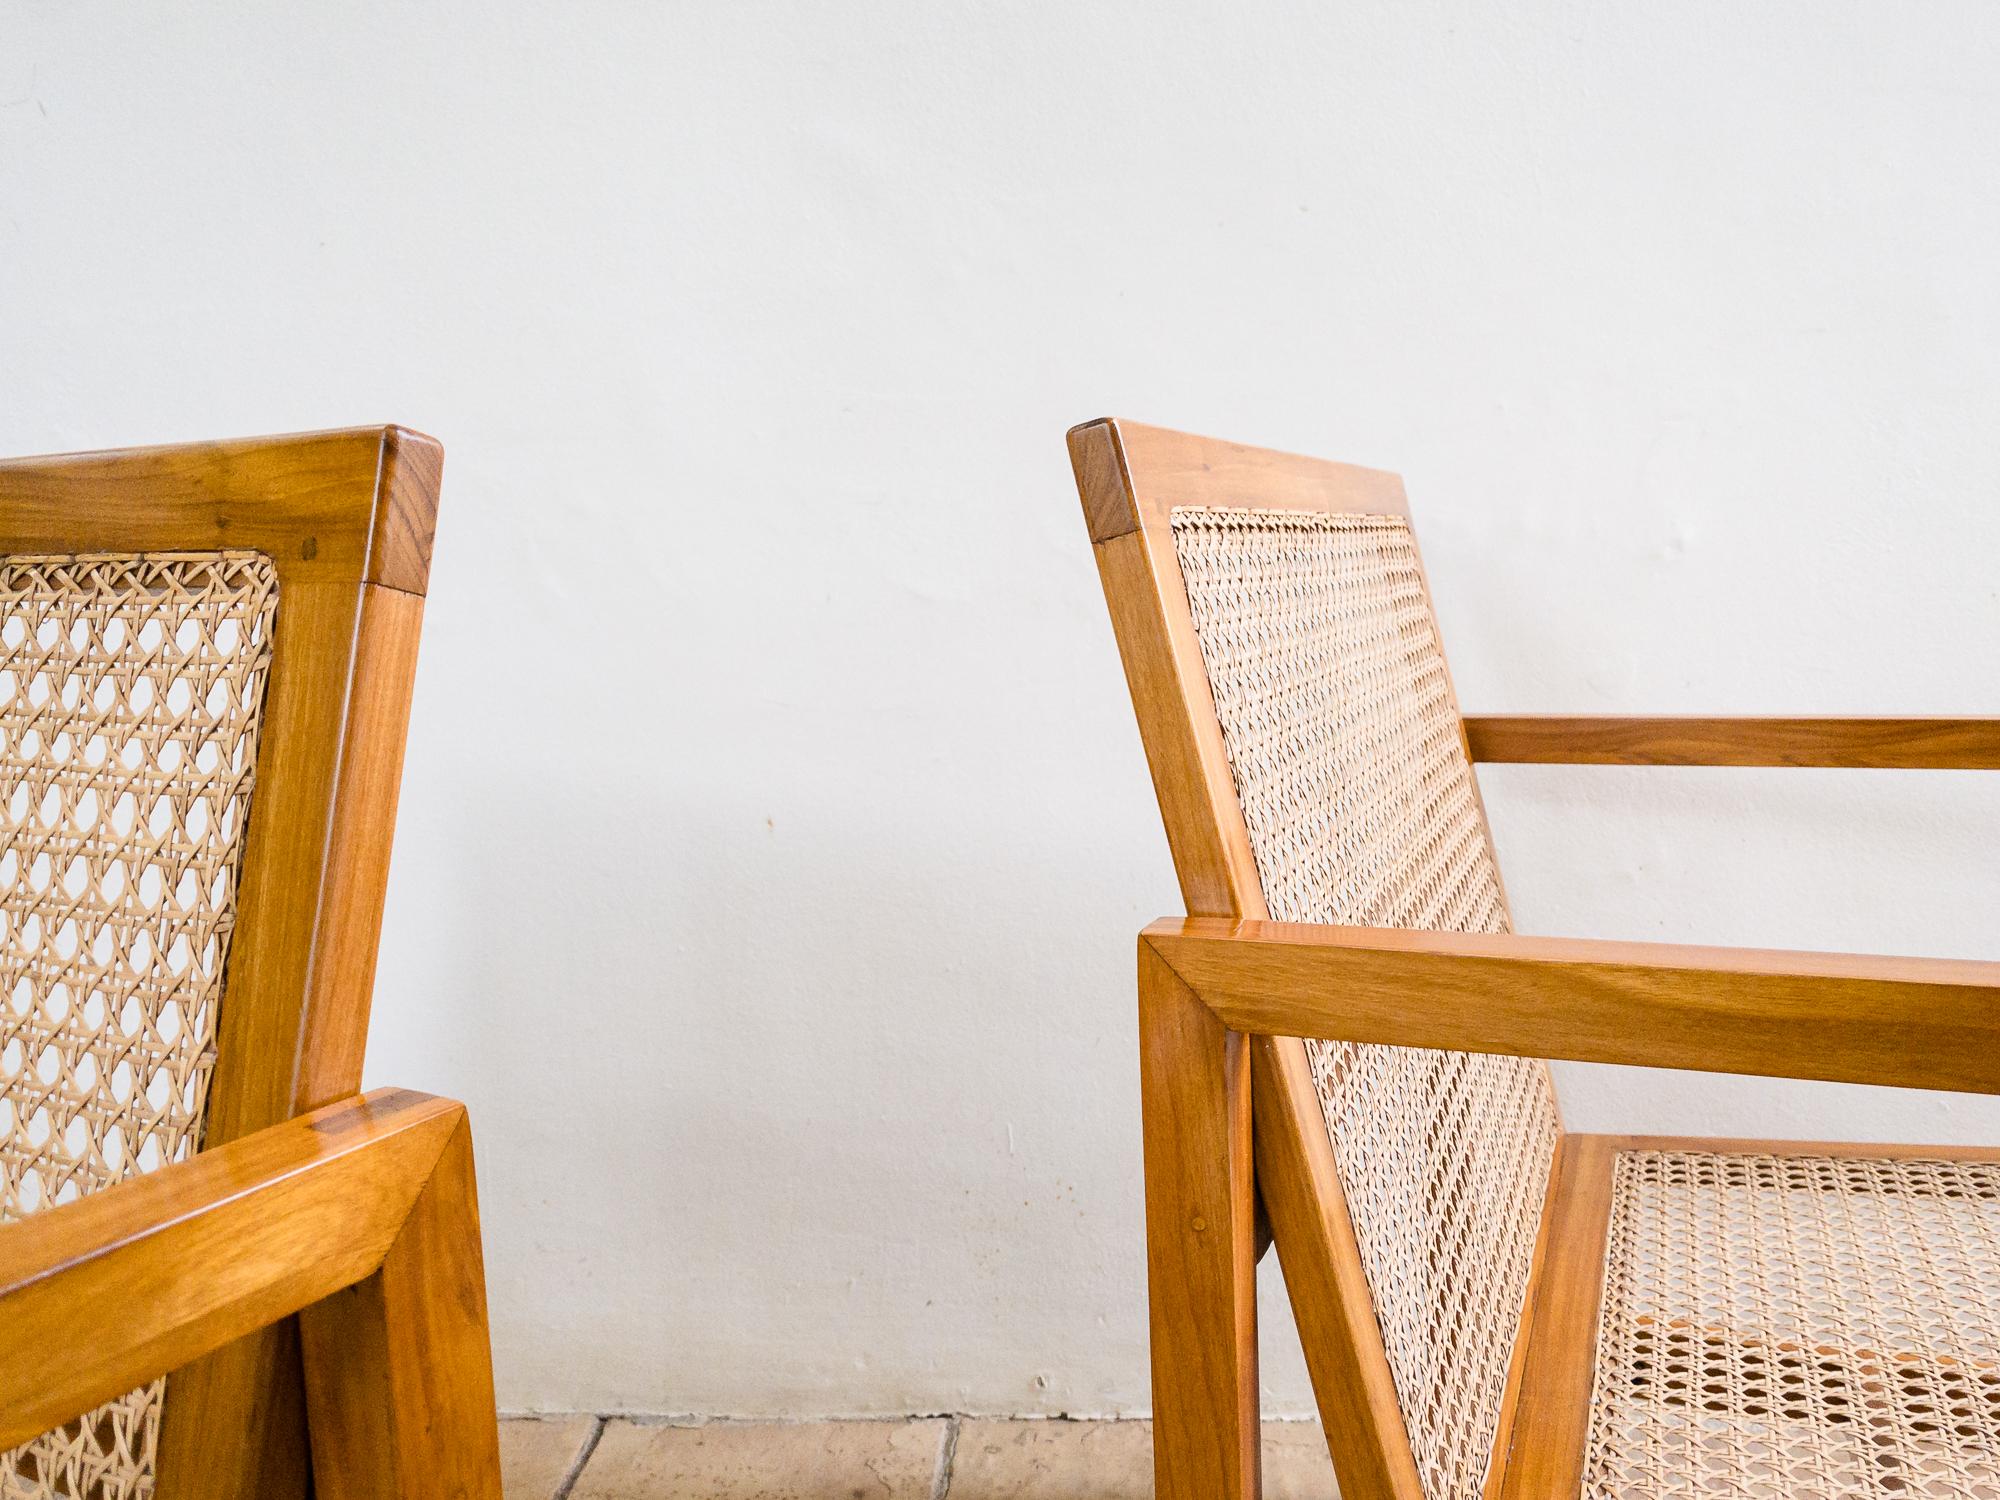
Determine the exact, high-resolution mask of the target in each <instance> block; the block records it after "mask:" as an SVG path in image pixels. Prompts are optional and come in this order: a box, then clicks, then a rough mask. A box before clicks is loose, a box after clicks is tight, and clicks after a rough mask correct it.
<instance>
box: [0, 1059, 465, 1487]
mask: <svg viewBox="0 0 2000 1500" xmlns="http://www.w3.org/2000/svg"><path fill="white" fill-rule="evenodd" d="M464 1130H465V1108H464V1106H463V1105H460V1104H456V1103H454V1102H452V1101H451V1100H449V1099H434V1098H431V1097H430V1096H428V1095H425V1094H416V1093H411V1092H408V1091H407V1090H402V1089H383V1090H379V1091H377V1092H375V1093H372V1094H367V1095H364V1096H361V1097H358V1098H352V1099H346V1100H342V1101H341V1102H339V1103H337V1104H331V1105H328V1106H327V1107H326V1108H325V1109H321V1110H316V1111H315V1112H313V1113H312V1114H309V1115H303V1116H301V1117H300V1118H298V1119H296V1120H292V1121H289V1122H287V1123H285V1124H283V1125H276V1126H273V1127H271V1128H270V1129H268V1130H262V1131H259V1132H257V1133H256V1134H254V1135H250V1136H246V1137H245V1138H244V1139H242V1140H240V1141H235V1142H232V1143H231V1144H229V1145H226V1146H219V1147H217V1148H215V1149H214V1150H212V1151H205V1152H202V1153H201V1154H200V1155H198V1156H195V1157H193V1158H191V1159H189V1160H188V1161H185V1162H180V1163H177V1164H176V1165H173V1166H170V1167H163V1168H161V1169H160V1170H159V1171H157V1172H153V1173H150V1174H148V1175H146V1176H144V1177H138V1178H134V1179H133V1180H132V1181H130V1182H123V1183H119V1184H118V1185H117V1186H115V1187H110V1188H106V1189H104V1190H103V1191H101V1192H97V1193H92V1194H90V1195H89V1196H88V1197H85V1198H81V1199H79V1200H77V1201H76V1202H74V1203H69V1204H65V1205H63V1206H62V1207H59V1208H51V1209H48V1210H46V1211H44V1212H42V1213H37V1214H31V1215H29V1216H28V1217H26V1218H24V1219H21V1220H19V1221H17V1222H15V1223H12V1224H8V1225H5V1226H0V1450H4V1449H8V1448H12V1447H13V1446H14V1445H16V1444H17V1443H21V1442H25V1441H26V1440H27V1439H29V1438H31V1437H34V1436H35V1435H36V1434H38V1433H41V1432H44V1431H46V1430H47V1429H49V1428H50V1427H53V1426H55V1425H56V1424H57V1423H59V1422H65V1421H68V1420H69V1419H70V1418H71V1417H74V1416H77V1415H78V1414H79V1413H82V1412H85V1411H89V1410H90V1409H92V1408H93V1407H95V1406H97V1405H99V1404H100V1403H102V1402H105V1401H109V1400H112V1399H114V1398H115V1397H118V1396H122V1395H123V1394H125V1392H127V1391H129V1390H131V1389H133V1388H134V1387H136V1386H139V1385H142V1384H144V1383H145V1382H146V1381H148V1380H153V1379H156V1378H157V1377H159V1376H161V1375H165V1374H167V1373H168V1372H169V1371H171V1370H175V1369H178V1368H179V1367H180V1366H182V1365H184V1364H186V1363H187V1362H188V1361H189V1360H191V1359H195V1358H197V1357H198V1356H200V1355H203V1354H207V1353H209V1352H210V1351H212V1350H215V1349H218V1348H220V1347H221V1346H222V1345H224V1344H226V1343H228V1342H229V1341H231V1340H232V1339H236V1338H240V1337H242V1336H243V1335H244V1334H247V1333H250V1332H253V1331H255V1330H256V1329H258V1328H262V1327H264V1326H265V1325H266V1324H270V1323H274V1322H276V1321H278V1320H279V1319H280V1318H284V1317H287V1316H289V1315H290V1314H292V1313H296V1312H298V1311H300V1310H301V1309H303V1308H305V1307H307V1306H308V1305H310V1304H312V1303H315V1302H318V1301H320V1299H322V1298H324V1297H328V1296H330V1295H331V1294H333V1293H335V1292H340V1291H342V1290H344V1289H346V1288H348V1287H352V1286H354V1285H355V1284H356V1283H358V1282H361V1281H363V1280H365V1279H366V1278H368V1277H370V1276H371V1275H373V1274H374V1273H375V1272H376V1271H377V1270H378V1269H379V1268H380V1267H381V1266H382V1264H383V1261H384V1258H385V1257H386V1256H387V1255H388V1253H389V1250H390V1248H391V1246H392V1245H394V1244H395V1243H396V1241H397V1237H398V1235H399V1233H400V1232H401V1231H402V1230H403V1227H404V1225H405V1222H406V1221H407V1220H408V1219H409V1218H410V1216H411V1211H412V1208H413V1207H414V1206H415V1205H416V1204H417V1202H418V1199H419V1197H420V1196H421V1195H422V1194H423V1193H424V1190H425V1188H426V1186H427V1185H428V1184H429V1182H430V1181H431V1178H432V1175H433V1172H434V1171H436V1170H437V1168H438V1167H439V1164H440V1161H441V1160H444V1159H445V1153H446V1150H447V1148H448V1147H450V1146H452V1145H453V1143H454V1141H455V1140H462V1139H463V1132H464ZM468 1160H469V1157H468ZM475 1244H476V1241H475ZM475 1262H476V1256H475ZM482 1307H483V1301H482ZM480 1332H481V1335H482V1337H483V1334H484V1326H483V1316H482V1320H481V1330H480ZM489 1379H490V1377H489ZM489 1404H490V1403H489ZM493 1493H494V1494H496V1495H497V1493H498V1491H497V1489H495V1490H494V1491H493Z"/></svg>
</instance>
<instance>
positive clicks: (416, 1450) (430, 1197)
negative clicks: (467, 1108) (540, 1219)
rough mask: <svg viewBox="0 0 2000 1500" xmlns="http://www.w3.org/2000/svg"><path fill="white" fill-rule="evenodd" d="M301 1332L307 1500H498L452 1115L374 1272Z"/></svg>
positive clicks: (465, 1139)
mask: <svg viewBox="0 0 2000 1500" xmlns="http://www.w3.org/2000/svg"><path fill="white" fill-rule="evenodd" d="M299 1329H300V1334H301V1337H302V1339H303V1343H304V1349H305V1372H306V1393H307V1397H308V1399H309V1401H310V1405H311V1411H312V1458H313V1480H314V1492H315V1494H316V1496H317V1497H318V1500H462V1497H476V1500H500V1448H499V1430H498V1429H497V1428H496V1427H495V1425H494V1422H493V1364H492V1360H491V1359H490V1357H489V1356H488V1352H487V1334H486V1277H485V1272H484V1270H483V1262H482V1257H481V1253H480V1242H479V1200H478V1194H477V1191H476V1189H475V1186H474V1182H473V1172H472V1132H471V1127H470V1125H469V1124H468V1123H467V1121H466V1120H465V1118H464V1116H463V1115H462V1114H461V1115H460V1117H459V1120H458V1125H457V1128H456V1129H455V1130H454V1131H453V1132H452V1134H451V1136H450V1138H449V1139H448V1140H447V1141H446V1142H445V1144H444V1148H443V1150H442V1151H441V1152H440V1153H439V1156H438V1159H437V1164H436V1166H435V1167H434V1168H433V1170H432V1172H431V1174H430V1177H429V1179H428V1180H427V1181H426V1182H425V1183H424V1186H423V1190H422V1191H421V1192H420V1193H418V1195H417V1198H416V1202H415V1203H414V1204H412V1205H411V1207H410V1211H409V1213H408V1215H407V1216H406V1217H405V1218H404V1220H403V1224H402V1227H401V1229H400V1231H399V1232H398V1233H397V1235H396V1238H395V1240H394V1242H393V1243H391V1244H390V1246H389V1247H388V1250H387V1253H386V1254H385V1255H384V1256H383V1257H382V1262H381V1265H380V1267H379V1268H378V1269H377V1270H376V1271H375V1272H374V1274H373V1275H371V1276H369V1277H367V1278H366V1279H365V1280H362V1281H359V1282H357V1283H355V1284H354V1285H352V1286H350V1287H348V1288H346V1289H345V1290H343V1291H339V1292H336V1293H334V1294H333V1295H332V1296H330V1297H327V1298H324V1299H322V1300H321V1301H319V1302H316V1303H314V1304H313V1305H312V1306H310V1307H307V1308H306V1309H305V1310H304V1311H303V1312H302V1313H301V1314H300V1315H299Z"/></svg>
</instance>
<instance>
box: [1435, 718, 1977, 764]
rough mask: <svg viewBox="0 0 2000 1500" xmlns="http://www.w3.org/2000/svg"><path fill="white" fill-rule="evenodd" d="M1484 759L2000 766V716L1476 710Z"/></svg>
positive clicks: (1476, 739)
mask: <svg viewBox="0 0 2000 1500" xmlns="http://www.w3.org/2000/svg"><path fill="white" fill-rule="evenodd" d="M1465 735H1466V742H1467V745H1468V747H1469V748H1470V750H1471V752H1472V758H1473V759H1474V760H1476V761H1489V762H1493V761H1511V762H1516V763H1520V764H1525V765H1578V766H1828V767H1836V768H1847V769H1853V770H1961V771H1992V770H2000V718H1984V719H1963V718H1961V719H1887V718H1884V719H1865V718H1864V719H1773V718H1740V719H1728V718H1615V717H1602V716H1599V717H1582V716H1570V715H1561V714H1533V715H1514V716H1511V717H1503V716H1496V715H1474V716H1472V717H1470V718H1467V719H1466V720H1465Z"/></svg>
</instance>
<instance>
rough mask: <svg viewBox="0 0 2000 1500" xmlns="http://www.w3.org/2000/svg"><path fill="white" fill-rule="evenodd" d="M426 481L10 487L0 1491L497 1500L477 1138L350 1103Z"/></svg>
mask: <svg viewBox="0 0 2000 1500" xmlns="http://www.w3.org/2000/svg"><path fill="white" fill-rule="evenodd" d="M440 467H441V453H440V450H439V448H438V446H437V444H436V443H435V442H433V441H432V440H431V439H429V438H426V437H423V436H420V435H419V434H416V433H412V432H407V431H404V430H403V429H401V428H394V427H391V428H365V429H356V430H353V431H345V432H330V433H319V434H313V435H310V436H304V437H288V438H270V439H263V440H258V441H251V442H236V443H219V444H210V445H202V446H192V447H175V448H154V449H145V450H136V451H131V452H122V453H102V454H81V455H69V456H64V457H57V458H40V459H26V460H20V461H15V462H7V463H0V1448H4V1449H9V1450H11V1451H8V1452H6V1453H4V1454H0V1495H4V1496H8V1497H16V1496H63V1497H76V1500H118V1497H125V1496H146V1495H151V1494H154V1493H158V1494H159V1495H161V1496H162V1497H165V1500H180V1497H186V1496H196V1495H199V1496H202V1497H229V1500H237V1497H242V1500H249V1497H251V1496H257V1497H261V1500H287V1497H303V1496H305V1495H307V1494H308V1493H310V1492H312V1491H314V1490H315V1489H316V1491H317V1493H318V1494H319V1496H320V1497H321V1500H331V1497H336V1496H367V1497H371V1500H372V1497H381V1500H388V1497H391V1496H440V1497H441V1496H445V1495H453V1496H477V1497H485V1500H498V1497H499V1494H500V1489H499V1456H498V1445H497V1432H496V1428H495V1424H494V1413H493V1381H492V1369H491V1362H490V1356H489V1353H488V1347H487V1335H486V1304H485V1289H484V1278H483V1273H482V1271H481V1263H480V1250H479V1224H478V1207H477V1203H476V1200H475V1197H474V1191H473V1175H472V1154H471V1141H470V1135H469V1133H468V1130H467V1126H466V1122H465V1111H464V1110H463V1109H462V1108H461V1107H460V1106H459V1105H456V1104H453V1103H451V1102H450V1101H447V1100H440V1099H430V1098H426V1097H425V1096H423V1095H419V1094H411V1093H406V1092H402V1091H396V1090H388V1091H383V1092H378V1093H374V1094H370V1095H367V1096H366V1097H355V1091H356V1090H357V1088H358V1087H359V1086H360V1079H361V1061H362V1048H363V1046H364V1043H365V1039H366V1035H367V1024H368V1002H369V993H370V988H371V985H372V982H373V977H374V967H375V949H376V939H377V936H378V933H379V930H380V925H381V917H382V898H383V889H384V885H385V882H386V880H387V875H388V860H389V843H390V835H391V830H392V827H393V825H394V821H395V810H396V792H397V786H398V781H399V778H400V775H401V769H402V755H403V738H404V730H405V727H406V725H407V722H408V714H409V703H410V689H411V683H412V678H413V674H414V671H415V667H416V655H417V635H418V630H419V626H420V623H421V620H422V616H423V603H424V588H425V584H426V581H427V578H428V575H429V570H430V546H431V530H432V520H433V517H434V514H435V510H436V503H437V490H438V478H439V472H440ZM197 1152H198V1153H199V1154H197ZM295 1314H296V1315H297V1316H296V1317H295V1316H294V1315H295ZM308 1413H309V1414H310V1443H308V1430H307V1419H308Z"/></svg>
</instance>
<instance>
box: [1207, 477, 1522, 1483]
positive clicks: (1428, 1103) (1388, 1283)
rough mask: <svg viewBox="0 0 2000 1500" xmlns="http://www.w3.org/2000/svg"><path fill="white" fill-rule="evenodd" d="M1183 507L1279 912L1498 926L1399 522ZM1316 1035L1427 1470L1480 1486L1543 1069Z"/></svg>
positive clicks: (1439, 665) (1479, 823) (1420, 591)
mask: <svg viewBox="0 0 2000 1500" xmlns="http://www.w3.org/2000/svg"><path fill="white" fill-rule="evenodd" d="M1172 526H1173V538H1174V546H1175V551H1176V553H1177V555H1178V557H1179V561H1180V565H1181V573H1182V577H1183V579H1184V581H1185V583H1186V587H1187V596H1188V604H1189V609H1190V613H1191V615H1192V617H1193V621H1194V626H1195V631H1196V634H1197V636H1198V637H1199V640H1200V644H1201V655H1202V660H1203V663H1204V665H1205V667H1206V669H1207V676H1208V682H1209V687H1210V690H1211V692H1212V693H1213V695H1214V699H1215V707H1216V714H1217V717H1218V719H1219V720H1220V722H1221V728H1222V735H1223V742H1224V745H1225V746H1226V748H1227V751H1228V756H1229V765H1230V770H1231V774H1232V776H1233V778H1234V781H1235V785H1236V792H1237V796H1238V799H1239V801H1240V803H1241V805H1242V809H1243V817H1244V822H1245V824H1246V825H1247V827H1248V830H1249V835H1250V842H1251V846H1252V850H1253V852H1254V854H1255V857H1256V863H1257V870H1258V874H1259V877H1260V879H1261V883H1262V887H1263V895H1264V900H1265V904H1266V905H1267V906H1268V908H1269V910H1270V914H1271V915H1272V917H1274V918H1276V919H1278V920H1280V921H1292V922H1322V923H1338V924H1343V925H1349V926H1364V927H1400V928H1410V929H1428V930H1440V931H1454V932H1504V931H1507V930H1508V925H1509V924H1508V917H1507V911H1506V905H1505V902H1504V901H1503V899H1502V897H1501V893H1500V883H1499V878H1498V875H1497V873H1496V870H1495V865H1494V860H1493V852H1492V849H1491V848H1490V846H1489V844H1488V841H1487V837H1486V830H1485V825H1484V820H1483V818H1482V817H1481V815H1480V812H1479V806H1478V801H1477V796H1476V793H1475V791H1474V787H1473V780H1472V771H1471V767H1470V765H1469V764H1468V762H1467V760H1466V757H1465V753H1464V748H1463V745H1462V743H1461V741H1460V739H1459V728H1458V715H1457V712H1456V709H1455V707H1454V705H1453V702H1452V696H1451V689H1450V683H1449V679H1448V677H1447V676H1446V672H1445V665H1444V655H1443V651H1442V649H1441V647H1440V645H1439V642H1438V636H1437V630H1436V626H1435V623H1434V621H1433V619H1432V617H1431V612H1430V605H1429V600H1428V598H1427V596H1426V594H1425V590H1424V586H1423V578H1422V573H1421V571H1420V569H1419V566H1418V562H1417V555H1416V549H1415V545H1414V543H1413V541H1412V539H1411V535H1410V529H1409V524H1408V522H1407V521H1406V520H1405V519H1404V518H1402V517H1400V516H1376V515H1354V514H1327V513H1319V512H1311V511H1254V510H1234V509H1229V510H1223V509H1213V508H1193V507H1188V508H1180V509H1176V510H1175V511H1174V512H1173V515H1172ZM1308 1053H1309V1056H1310V1057H1311V1061H1312V1071H1313V1077H1314V1081H1315V1083H1316V1084H1317V1086H1318V1088H1319V1093H1320V1102H1321V1106H1322V1109H1323V1111H1324V1114H1325V1117H1326V1124H1327V1129H1328V1131H1329V1132H1330V1134H1331V1136H1332V1139H1333V1146H1334V1157H1335V1160H1336V1162H1337V1163H1338V1166H1339V1171H1340V1179H1341V1186H1342V1188H1343V1189H1344V1190H1345V1192H1346V1195H1347V1200H1348V1206H1349V1210H1350V1212H1351V1215H1352V1218H1353V1222H1354V1231H1355V1237H1356V1239H1357V1241H1358V1242H1359V1246H1360V1251H1361V1259H1362V1264H1363V1266H1364V1268H1365V1270H1366V1272H1367V1277H1368V1285H1369V1289H1370V1292H1371V1293H1372V1295H1373V1300H1374V1304H1375V1312H1376V1316H1377V1319H1378V1321H1379V1322H1380V1325H1381V1329H1382V1336H1383V1343H1384V1345H1385V1347H1386V1350H1387V1353H1388V1357H1389V1364H1390V1368H1391V1370H1392V1371H1393V1373H1394V1376H1395V1382H1396V1390H1397V1394H1398V1397H1399V1399H1400V1402H1401V1405H1402V1407H1403V1412H1404V1417H1405V1420H1406V1422H1407V1424H1408V1427H1409V1434H1410V1444H1411V1448H1412V1450H1413V1452H1414V1455H1415V1457H1416V1460H1417V1465H1418V1469H1419V1472H1420V1474H1421V1476H1422V1479H1423V1484H1424V1488H1425V1491H1426V1493H1427V1494H1428V1495H1429V1496H1430V1497H1431V1500H1457V1497H1461V1496H1465V1495H1469V1494H1474V1493H1476V1492H1477V1490H1478V1488H1479V1485H1480V1483H1481V1481H1482V1480H1483V1478H1484V1476H1485V1472H1486V1468H1487V1464H1488V1459H1489V1456H1490V1454H1491V1452H1492V1449H1493V1439H1494V1433H1495V1431H1496V1428H1497V1426H1498V1423H1499V1420H1500V1411H1501V1404H1502V1397H1503V1392H1504V1388H1505V1385H1506V1380H1507V1370H1508V1364H1509V1360H1510V1358H1511V1356H1512V1352H1513V1342H1514V1336H1515V1332H1516V1330H1517V1328H1518V1327H1519V1325H1520V1319H1521V1310H1522V1305H1523V1303H1524V1300H1525V1298H1526V1295H1527V1289H1528V1281H1529V1273H1530V1268H1531V1265H1532V1262H1533V1257H1534V1245H1535V1236H1536V1231H1537V1228H1538V1226H1539V1222H1540V1215H1541V1210H1542V1204H1543V1201H1544V1198H1545V1196H1546V1193H1547V1188H1548V1179H1549V1169H1550V1162H1551V1158H1552V1156H1553V1153H1554V1149H1555V1143H1556V1139H1557V1134H1558V1124H1557V1115H1556V1108H1555V1096H1554V1092H1553V1088H1552V1085H1551V1083H1550V1080H1549V1076H1548V1069H1547V1067H1546V1066H1545V1065H1544V1064H1542V1063H1540V1062H1535V1061H1528V1060H1523V1059H1518V1058H1506V1057H1495V1056H1487V1055H1476V1054H1472V1053H1463V1052H1429V1051H1416V1050H1411V1049H1405V1048H1391V1047H1378V1046H1355V1045H1349V1044H1340V1043H1326V1042H1311V1043H1309V1044H1308Z"/></svg>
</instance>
